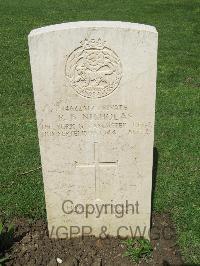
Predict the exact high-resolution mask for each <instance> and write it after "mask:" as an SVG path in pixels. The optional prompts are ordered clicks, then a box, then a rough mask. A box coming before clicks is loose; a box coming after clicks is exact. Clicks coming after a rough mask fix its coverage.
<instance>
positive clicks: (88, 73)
mask: <svg viewBox="0 0 200 266" xmlns="http://www.w3.org/2000/svg"><path fill="white" fill-rule="evenodd" d="M65 75H66V78H67V79H68V81H69V83H70V85H71V87H72V88H73V89H74V90H75V91H76V92H77V93H78V94H79V95H81V96H83V97H86V98H102V97H105V96H107V95H109V94H111V93H112V92H113V91H114V90H115V89H116V88H117V87H118V85H119V83H120V80H121V76H122V66H121V62H120V59H119V57H118V56H117V54H116V53H115V52H114V51H112V50H111V49H110V48H108V47H107V46H106V44H105V42H103V41H101V39H98V40H95V39H91V40H88V39H85V40H84V41H82V42H81V46H80V47H78V48H77V49H75V50H74V51H73V52H72V53H71V54H70V55H69V56H68V57H67V60H66V65H65Z"/></svg>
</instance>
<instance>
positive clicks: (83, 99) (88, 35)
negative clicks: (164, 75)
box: [29, 21, 157, 238]
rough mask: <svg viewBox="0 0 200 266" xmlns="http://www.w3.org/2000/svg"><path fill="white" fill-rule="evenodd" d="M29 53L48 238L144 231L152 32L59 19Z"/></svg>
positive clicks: (33, 39)
mask: <svg viewBox="0 0 200 266" xmlns="http://www.w3.org/2000/svg"><path fill="white" fill-rule="evenodd" d="M29 50H30V60H31V70H32V79H33V89H34V98H35V106H36V115H37V124H38V134H39V142H40V152H41V160H42V169H43V178H44V186H45V197H46V207H47V215H48V225H49V232H50V235H51V236H52V237H62V238H63V237H72V236H76V235H79V234H80V235H81V234H84V233H88V234H94V235H96V236H99V235H100V236H101V237H104V236H105V234H111V235H115V236H116V235H121V236H126V235H129V236H133V235H134V234H135V230H136V229H137V235H138V233H139V231H138V230H139V228H137V226H139V227H140V231H141V233H143V232H144V235H145V236H147V234H148V229H149V226H150V213H151V185H152V161H153V138H154V113H155V110H154V109H155V94H156V67H157V32H156V29H155V28H154V27H151V26H146V25H140V24H132V23H124V22H105V21H101V22H76V23H65V24H60V25H53V26H48V27H44V28H41V29H36V30H33V31H32V32H31V33H30V35H29ZM131 204H132V205H131ZM75 226H76V227H75ZM83 226H85V227H83Z"/></svg>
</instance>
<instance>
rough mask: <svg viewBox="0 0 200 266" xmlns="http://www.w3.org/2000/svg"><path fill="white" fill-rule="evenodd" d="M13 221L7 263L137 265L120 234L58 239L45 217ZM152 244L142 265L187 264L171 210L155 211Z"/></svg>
mask: <svg viewBox="0 0 200 266" xmlns="http://www.w3.org/2000/svg"><path fill="white" fill-rule="evenodd" d="M14 224H15V236H14V239H13V243H12V246H11V247H10V249H9V250H8V251H6V254H5V255H6V256H9V257H10V260H9V261H8V262H6V264H5V265H6V266H11V265H14V266H22V265H23V266H24V265H26V266H34V265H36V266H42V265H45V266H58V265H63V266H75V265H77V266H83V265H93V266H103V265H108V266H111V265H115V266H116V265H125V266H126V265H138V264H136V263H134V262H132V261H131V260H130V259H129V258H128V257H124V253H125V251H126V248H125V245H124V244H123V242H122V240H121V239H119V238H114V237H109V238H106V239H98V238H95V237H92V236H91V237H84V238H73V239H62V240H61V239H58V240H55V239H50V238H49V237H48V232H47V224H46V222H45V221H41V220H39V221H36V222H34V223H31V224H30V223H28V222H27V221H26V220H23V219H20V220H17V221H15V223H14ZM151 244H152V247H153V252H152V256H151V258H148V259H147V260H146V259H141V260H140V262H139V265H184V263H183V261H182V259H181V255H180V251H179V247H178V245H177V244H176V235H175V230H174V226H173V224H172V222H171V219H170V216H169V215H168V214H158V213H154V214H153V217H152V232H151Z"/></svg>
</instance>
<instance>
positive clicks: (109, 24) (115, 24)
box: [29, 21, 157, 37]
mask: <svg viewBox="0 0 200 266" xmlns="http://www.w3.org/2000/svg"><path fill="white" fill-rule="evenodd" d="M90 27H92V28H93V27H95V28H103V27H104V28H119V29H131V30H139V31H149V32H153V33H157V30H156V28H155V27H153V26H149V25H144V24H138V23H131V22H122V21H78V22H68V23H61V24H55V25H50V26H46V27H42V28H38V29H34V30H32V31H31V32H30V34H29V37H31V36H33V35H38V34H43V33H48V32H52V31H59V30H65V29H76V28H90Z"/></svg>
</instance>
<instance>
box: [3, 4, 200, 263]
mask: <svg viewBox="0 0 200 266" xmlns="http://www.w3.org/2000/svg"><path fill="white" fill-rule="evenodd" d="M79 20H122V21H130V22H138V23H144V24H150V25H154V26H156V28H157V30H158V32H159V51H158V82H157V104H156V128H155V146H156V147H157V149H158V155H159V158H158V171H157V181H156V190H155V197H154V202H153V208H154V210H155V211H158V212H163V211H167V212H170V213H171V215H172V218H173V221H174V223H175V225H176V227H177V231H178V237H179V238H178V242H179V245H180V246H181V249H182V254H183V255H184V258H185V261H186V262H187V263H190V264H198V265H200V252H199V249H200V181H199V176H198V171H197V170H198V169H197V168H198V165H200V163H199V157H198V155H199V154H198V145H199V139H198V137H199V133H200V132H199V128H198V122H200V121H199V117H200V116H199V111H200V108H199V105H200V101H199V100H200V99H199V88H200V76H199V73H200V50H199V43H200V35H198V34H199V32H198V31H199V29H200V1H194V0H188V1H184V0H173V1H172V0H169V1H167V0H151V1H150V0H149V1H147V0H136V1H134V0H101V1H98V0H96V1H95V0H82V1H81V0H44V1H39V0H0V104H1V105H0V106H1V108H0V112H1V123H0V130H1V138H0V158H1V168H0V169H1V177H0V216H3V217H4V218H6V219H11V218H12V217H14V216H20V217H21V216H24V217H29V218H31V219H37V218H41V217H42V218H44V217H45V204H44V193H43V184H42V175H41V169H40V168H39V169H38V167H40V155H39V145H38V138H37V128H36V118H35V111H34V100H33V93H32V83H31V73H30V65H29V55H28V46H27V45H28V44H27V35H28V33H29V32H30V31H31V30H32V29H33V28H37V27H41V26H46V25H50V24H55V23H61V22H68V21H79ZM34 169H35V171H32V172H29V171H30V170H34ZM27 172H28V173H27Z"/></svg>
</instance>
